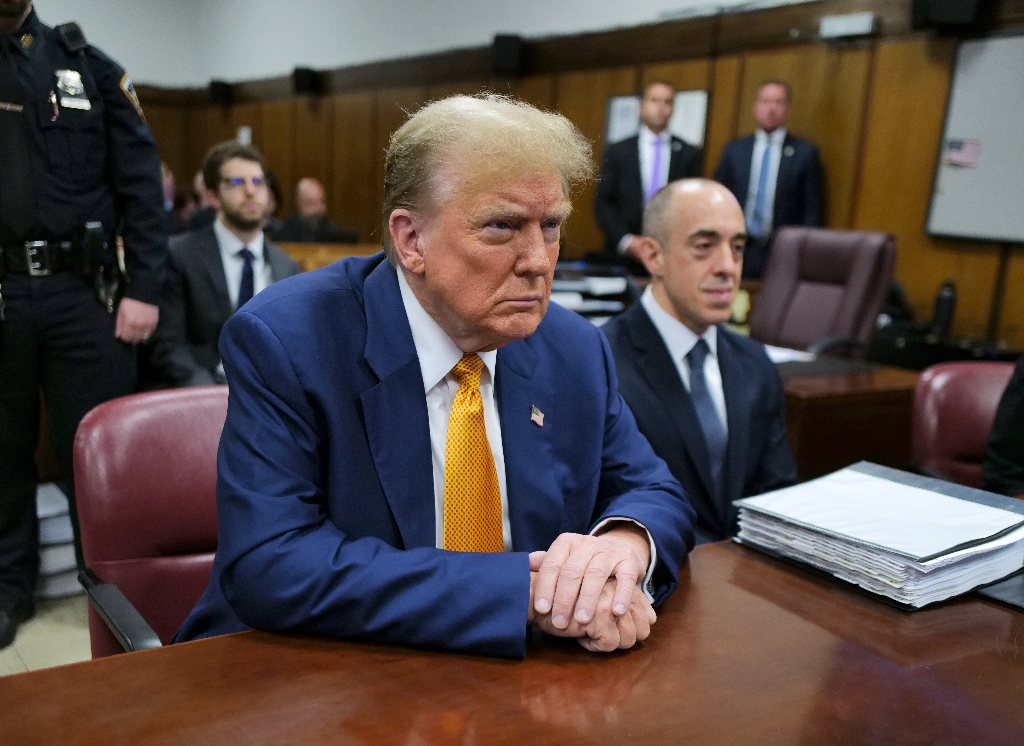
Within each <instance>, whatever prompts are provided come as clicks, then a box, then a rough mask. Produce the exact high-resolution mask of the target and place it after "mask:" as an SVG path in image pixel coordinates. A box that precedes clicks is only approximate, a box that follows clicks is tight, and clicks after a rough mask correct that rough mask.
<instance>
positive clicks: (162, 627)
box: [74, 386, 228, 658]
mask: <svg viewBox="0 0 1024 746" xmlns="http://www.w3.org/2000/svg"><path fill="white" fill-rule="evenodd" d="M227 388H228V387H227V386H203V387H195V388H184V389H174V390H171V391H154V392H150V393H144V394H135V395H133V396H126V397H122V398H120V399H114V400H112V401H109V402H106V403H105V404H101V405H100V406H98V407H96V408H95V409H93V410H92V411H91V412H89V413H88V414H87V415H86V416H85V418H84V419H83V420H82V422H81V424H80V425H79V427H78V432H77V433H76V434H75V449H74V462H75V494H76V498H77V503H78V516H79V523H80V526H81V536H82V551H83V553H84V555H85V564H86V566H87V567H88V568H89V569H91V570H92V571H93V572H94V573H95V574H96V575H97V576H98V577H99V579H100V580H102V581H103V582H106V583H113V584H114V585H116V586H117V587H118V588H120V589H121V591H122V592H123V593H124V594H125V596H127V598H128V600H129V601H131V602H132V604H133V605H134V606H135V608H136V609H138V611H139V613H140V614H142V617H143V618H144V619H145V620H146V621H147V622H149V624H150V626H152V627H153V630H154V631H155V632H156V633H157V634H158V635H159V636H160V640H161V641H162V642H163V643H164V644H166V643H168V642H169V641H170V639H171V638H172V637H173V636H174V633H175V631H177V629H178V627H179V626H180V625H181V623H182V622H183V621H184V620H185V617H186V616H187V615H188V613H189V611H191V610H192V607H193V606H195V604H196V602H197V601H198V600H199V597H200V596H201V595H202V593H203V591H204V590H205V589H206V584H207V583H208V582H209V579H210V568H211V566H212V564H213V555H214V552H215V551H216V549H217V505H216V486H217V445H218V443H219V442H220V433H221V430H222V429H223V427H224V419H225V417H226V416H227V401H228V392H227ZM89 636H90V639H91V642H92V655H93V657H94V658H99V657H102V656H105V655H111V654H114V653H119V652H123V651H122V649H121V646H120V645H119V644H118V642H117V639H116V638H115V637H114V636H113V635H112V634H111V633H110V632H109V630H107V628H106V625H105V624H104V623H103V621H102V619H101V618H100V617H99V615H98V614H96V613H95V611H94V610H93V609H92V608H91V607H90V608H89Z"/></svg>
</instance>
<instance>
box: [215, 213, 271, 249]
mask: <svg viewBox="0 0 1024 746" xmlns="http://www.w3.org/2000/svg"><path fill="white" fill-rule="evenodd" d="M213 232H214V234H216V236H217V245H218V246H220V253H221V254H222V255H224V256H225V257H230V258H240V257H238V252H239V251H241V250H242V249H243V248H245V247H246V246H248V248H249V251H251V252H252V253H253V256H255V257H256V258H257V259H262V258H263V231H259V232H258V233H257V234H256V238H254V239H253V240H252V243H249V244H244V243H242V240H241V239H240V238H239V237H238V236H236V235H235V234H234V233H232V232H231V231H230V230H228V228H227V226H225V225H224V224H223V223H222V222H220V218H217V219H216V220H214V221H213Z"/></svg>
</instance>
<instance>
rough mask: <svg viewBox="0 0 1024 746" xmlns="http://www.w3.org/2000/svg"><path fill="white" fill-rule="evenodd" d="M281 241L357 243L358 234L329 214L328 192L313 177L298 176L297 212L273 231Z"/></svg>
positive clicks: (296, 190)
mask: <svg viewBox="0 0 1024 746" xmlns="http://www.w3.org/2000/svg"><path fill="white" fill-rule="evenodd" d="M273 236H274V238H275V239H277V240H278V241H282V242H287V241H293V242H297V243H358V242H359V236H358V235H356V234H355V233H354V232H352V231H346V230H343V229H342V228H339V227H338V226H337V224H335V222H334V221H333V220H331V218H330V217H329V216H328V215H327V192H325V191H324V185H323V184H321V183H320V182H319V181H317V180H316V179H313V178H309V177H307V178H305V179H299V183H298V186H296V187H295V214H294V215H291V216H290V217H289V218H288V219H287V220H285V221H284V223H282V224H281V227H280V228H278V229H277V231H275V232H274V234H273Z"/></svg>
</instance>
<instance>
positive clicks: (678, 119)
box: [604, 90, 708, 148]
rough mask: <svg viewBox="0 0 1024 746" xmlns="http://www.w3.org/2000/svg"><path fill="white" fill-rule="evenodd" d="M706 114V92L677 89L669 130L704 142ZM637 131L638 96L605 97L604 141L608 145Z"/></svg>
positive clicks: (697, 143) (695, 142) (692, 141)
mask: <svg viewBox="0 0 1024 746" xmlns="http://www.w3.org/2000/svg"><path fill="white" fill-rule="evenodd" d="M707 116H708V92H707V91H704V90H699V91H677V92H676V97H675V104H674V108H673V111H672V119H671V120H670V121H669V123H668V129H669V132H671V133H672V134H673V135H675V136H676V137H678V138H680V139H682V140H685V141H686V142H688V143H690V144H691V145H695V146H697V147H698V148H700V147H703V146H704V129H705V126H706V124H707ZM639 131H640V96H612V97H611V98H610V99H608V118H607V120H606V122H605V132H604V141H605V143H606V144H607V145H611V144H612V143H615V142H619V141H620V140H625V139H626V138H627V137H633V135H635V134H636V133H637V132H639Z"/></svg>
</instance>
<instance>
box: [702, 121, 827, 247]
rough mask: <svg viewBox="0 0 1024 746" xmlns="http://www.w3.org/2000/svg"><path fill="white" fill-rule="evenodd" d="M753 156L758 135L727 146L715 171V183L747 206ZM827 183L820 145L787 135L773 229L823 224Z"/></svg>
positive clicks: (776, 188) (776, 184)
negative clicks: (755, 139) (825, 181)
mask: <svg viewBox="0 0 1024 746" xmlns="http://www.w3.org/2000/svg"><path fill="white" fill-rule="evenodd" d="M753 157H754V135H748V136H747V137H743V138H740V139H739V140H733V141H732V142H730V143H729V144H728V145H726V146H725V151H724V152H723V153H722V159H721V160H720V161H719V162H718V168H716V169H715V176H714V179H715V181H718V182H720V183H721V184H723V185H725V186H726V187H727V188H728V189H729V191H731V192H732V193H733V194H734V195H736V199H737V200H739V203H740V205H741V206H744V207H745V206H746V204H747V191H748V190H749V188H750V162H751V160H752V159H753ZM823 180H824V177H823V175H822V170H821V158H820V157H819V155H818V146H817V145H815V144H814V143H812V142H808V141H807V140H801V139H800V138H799V137H794V136H793V135H791V134H789V133H788V132H787V133H786V139H785V140H783V141H782V159H781V160H780V161H779V175H778V180H777V181H776V183H775V209H774V210H773V212H772V230H777V229H779V228H781V227H782V226H784V225H812V226H813V225H822V224H823V222H824V218H825V208H824V181H823Z"/></svg>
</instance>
